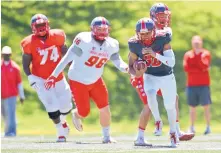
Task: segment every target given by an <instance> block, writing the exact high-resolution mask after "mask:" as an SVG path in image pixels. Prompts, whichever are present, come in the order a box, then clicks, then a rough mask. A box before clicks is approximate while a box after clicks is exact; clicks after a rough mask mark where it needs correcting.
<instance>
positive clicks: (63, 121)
mask: <svg viewBox="0 0 221 153" xmlns="http://www.w3.org/2000/svg"><path fill="white" fill-rule="evenodd" d="M66 116H67V115H63V114H61V115H60V120H61V123H62V124H64V123H65V122H66Z"/></svg>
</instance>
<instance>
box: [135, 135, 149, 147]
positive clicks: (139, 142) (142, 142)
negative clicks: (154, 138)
mask: <svg viewBox="0 0 221 153" xmlns="http://www.w3.org/2000/svg"><path fill="white" fill-rule="evenodd" d="M134 146H152V144H150V143H148V142H147V141H145V140H144V138H143V137H139V138H137V140H135V141H134Z"/></svg>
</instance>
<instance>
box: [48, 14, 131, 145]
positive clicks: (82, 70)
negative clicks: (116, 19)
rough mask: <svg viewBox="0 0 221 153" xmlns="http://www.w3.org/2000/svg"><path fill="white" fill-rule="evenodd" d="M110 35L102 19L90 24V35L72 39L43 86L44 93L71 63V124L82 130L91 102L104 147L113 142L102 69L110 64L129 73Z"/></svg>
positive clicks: (105, 22) (79, 35) (108, 28)
mask: <svg viewBox="0 0 221 153" xmlns="http://www.w3.org/2000/svg"><path fill="white" fill-rule="evenodd" d="M109 33H110V24H109V21H108V20H107V19H105V18H104V17H96V18H94V19H93V20H92V22H91V32H81V33H79V34H78V35H77V36H76V37H75V39H74V41H73V44H72V45H71V46H70V48H69V49H68V51H67V54H66V55H65V56H64V58H62V60H61V62H60V63H59V64H58V66H57V67H56V69H55V70H54V72H53V73H52V74H51V76H50V77H49V78H48V79H47V81H46V83H45V87H46V88H47V89H50V88H51V87H52V86H55V83H56V82H55V79H56V77H57V76H58V74H59V73H60V72H61V71H62V70H63V69H64V68H65V66H66V65H67V64H68V63H70V62H72V63H71V66H70V68H69V72H68V78H69V80H70V87H71V90H72V94H73V98H74V101H75V104H76V109H74V110H73V111H72V113H73V124H74V125H75V128H76V129H77V130H78V131H82V130H83V127H82V123H81V118H85V117H87V116H88V114H89V112H90V98H92V99H93V101H94V102H95V103H96V105H97V107H98V108H99V113H100V124H101V126H102V128H103V143H112V142H116V141H115V140H114V139H113V138H111V137H110V120H111V114H110V108H109V103H108V92H107V88H106V85H105V83H104V81H103V79H102V77H101V76H102V74H103V69H104V65H105V64H106V63H107V61H109V60H111V61H112V62H113V63H114V65H115V66H116V67H117V68H118V69H119V70H120V71H122V72H125V73H127V72H128V65H127V64H126V63H125V62H124V61H123V60H122V59H121V57H120V55H119V43H118V41H117V40H116V39H113V38H111V37H109Z"/></svg>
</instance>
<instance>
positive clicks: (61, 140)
mask: <svg viewBox="0 0 221 153" xmlns="http://www.w3.org/2000/svg"><path fill="white" fill-rule="evenodd" d="M56 142H66V138H65V136H59V137H58V139H57V141H56Z"/></svg>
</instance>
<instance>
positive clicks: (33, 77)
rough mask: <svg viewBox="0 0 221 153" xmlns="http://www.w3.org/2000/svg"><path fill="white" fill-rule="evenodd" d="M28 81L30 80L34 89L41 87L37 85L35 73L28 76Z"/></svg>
mask: <svg viewBox="0 0 221 153" xmlns="http://www.w3.org/2000/svg"><path fill="white" fill-rule="evenodd" d="M28 81H29V84H30V86H31V87H32V88H33V89H34V90H38V89H39V87H38V85H37V77H36V76H34V75H32V74H31V75H29V76H28Z"/></svg>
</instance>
